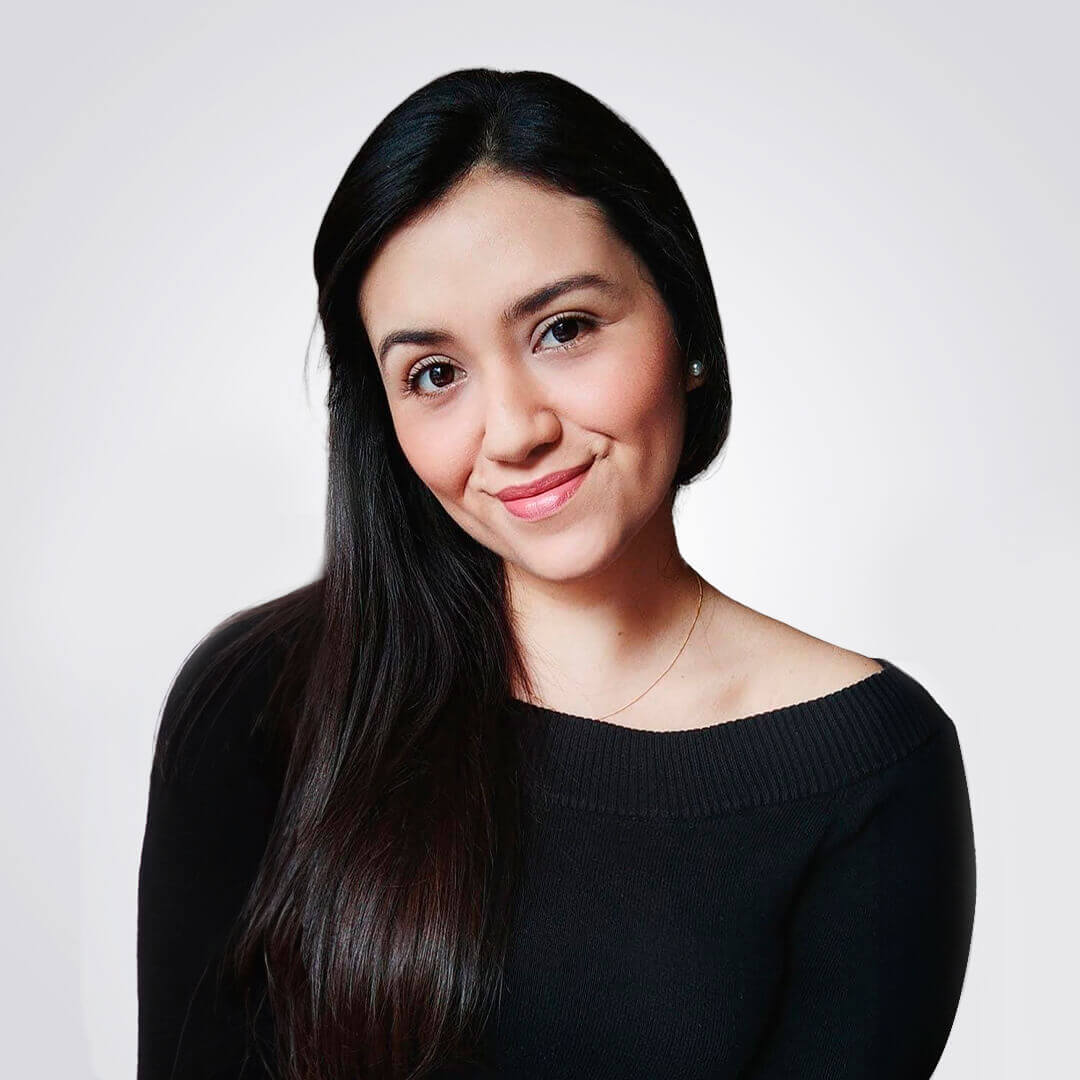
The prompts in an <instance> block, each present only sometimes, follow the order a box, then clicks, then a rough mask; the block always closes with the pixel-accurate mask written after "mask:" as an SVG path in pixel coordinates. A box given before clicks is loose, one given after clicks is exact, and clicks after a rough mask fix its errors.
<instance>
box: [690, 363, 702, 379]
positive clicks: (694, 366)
mask: <svg viewBox="0 0 1080 1080" xmlns="http://www.w3.org/2000/svg"><path fill="white" fill-rule="evenodd" d="M704 370H705V365H704V364H703V363H702V362H701V361H700V360H694V361H692V362H691V364H690V374H691V375H700V374H701V373H702V372H703V371H704Z"/></svg>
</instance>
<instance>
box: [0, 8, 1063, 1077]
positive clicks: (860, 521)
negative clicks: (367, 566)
mask: <svg viewBox="0 0 1080 1080" xmlns="http://www.w3.org/2000/svg"><path fill="white" fill-rule="evenodd" d="M1070 8H1071V10H1069V9H1070ZM209 11H210V12H211V14H207V13H206V12H204V11H201V10H198V9H193V10H191V11H187V10H185V9H183V8H181V7H180V6H179V5H170V6H168V7H165V6H163V5H149V6H148V5H145V4H135V3H133V2H128V3H116V2H111V0H109V2H104V3H99V4H96V5H76V4H70V3H69V4H44V5H37V6H35V7H33V8H31V7H29V6H26V5H24V6H23V8H22V10H21V11H19V12H18V13H17V14H9V16H8V18H7V20H6V22H7V31H6V41H5V43H4V44H3V46H0V48H2V49H3V63H2V64H0V81H2V87H3V93H2V94H0V110H2V112H3V119H4V132H5V137H4V142H3V157H4V161H3V169H2V172H0V175H2V179H0V184H2V185H3V190H2V192H0V194H2V196H3V197H2V199H0V229H2V251H3V287H2V289H0V300H2V303H3V306H4V310H3V326H4V337H5V340H6V342H7V345H6V346H5V356H4V363H3V379H4V385H3V394H2V398H0V401H2V405H0V407H2V409H3V422H2V424H0V438H2V439H3V443H4V465H5V468H4V471H3V477H2V480H0V483H2V484H3V489H2V491H0V499H2V502H0V505H2V506H3V508H4V510H5V520H7V522H8V525H7V526H6V528H5V529H4V530H3V533H2V538H0V544H2V553H0V555H2V565H3V566H4V568H5V571H6V577H7V580H6V582H5V585H4V600H5V602H4V604H3V613H2V616H0V618H2V632H3V642H2V646H3V647H2V649H0V664H2V670H0V694H2V695H3V698H2V702H0V706H2V715H3V727H2V736H0V737H2V740H3V742H2V745H0V763H2V764H0V768H2V769H3V780H2V784H0V800H2V803H0V832H2V835H0V840H2V844H3V850H2V862H0V874H2V875H3V880H2V882H0V897H2V899H0V904H2V906H3V923H4V928H3V929H4V932H3V935H2V939H3V946H2V948H3V955H2V961H0V994H2V1000H0V1015H2V1016H3V1017H4V1027H5V1029H6V1030H5V1033H4V1040H3V1044H4V1049H3V1054H4V1061H3V1062H2V1063H0V1069H2V1071H3V1072H4V1074H5V1075H9V1076H18V1077H29V1076H43V1077H44V1076H49V1077H53V1076H57V1077H59V1076H64V1077H68V1078H76V1077H99V1078H110V1080H111V1078H114V1077H115V1078H121V1077H130V1076H133V1075H134V1069H135V1036H136V998H135V985H136V984H135V913H136V883H137V872H138V858H139V847H140V843H141V838H142V829H143V825H144V815H145V800H146V793H147V784H148V778H149V767H150V759H151V752H152V738H153V734H154V731H155V728H156V724H157V719H158V712H159V709H160V707H161V704H162V700H163V697H164V694H165V691H166V689H167V687H168V684H169V682H170V680H171V679H172V677H173V676H174V674H175V672H176V670H177V667H178V666H179V664H180V662H181V661H182V660H183V658H184V656H185V655H186V653H187V651H188V650H189V648H190V647H191V646H192V645H193V644H194V643H195V641H196V640H197V639H198V638H199V637H200V636H201V635H202V634H203V633H204V632H205V631H206V630H207V629H209V627H210V626H211V625H212V624H214V623H215V622H217V621H218V620H219V619H221V618H222V617H224V616H225V615H227V614H229V613H230V612H232V611H235V610H236V609H237V608H240V607H244V606H248V605H251V604H253V603H256V602H258V601H260V600H264V599H267V598H269V597H270V596H273V595H277V594H279V593H281V592H284V591H286V590H288V589H290V588H293V587H294V586H296V585H298V584H300V583H302V582H304V581H307V580H310V578H311V577H312V576H313V575H314V574H315V573H316V572H317V569H318V564H319V557H320V553H321V549H322V513H323V495H324V490H325V478H324V464H325V459H324V449H323V445H324V444H323V439H324V433H325V428H324V416H323V413H324V405H323V394H324V388H325V373H324V371H323V368H322V367H321V365H320V362H319V355H318V353H319V339H318V338H316V339H315V340H314V342H313V343H312V345H311V347H310V349H309V346H308V335H309V333H310V330H311V327H312V323H313V319H314V315H315V307H314V302H315V285H314V278H313V275H312V271H311V252H312V245H313V242H314V237H315V232H316V229H317V227H318V224H319V221H320V219H321V216H322V213H323V211H324V209H325V207H326V203H327V201H328V200H329V197H330V195H331V193H332V191H333V189H334V187H335V186H336V184H337V181H338V179H339V178H340V176H341V174H342V172H343V171H344V169H345V167H346V165H347V164H348V162H349V160H350V159H351V158H352V156H353V154H354V153H355V152H356V150H357V148H358V147H359V145H360V143H361V142H362V141H363V139H364V138H365V137H366V136H367V134H368V133H369V132H370V130H371V128H372V126H373V125H374V124H375V123H376V122H377V121H378V120H379V119H380V118H381V117H382V116H383V115H384V113H385V112H387V111H388V110H389V109H390V108H391V107H392V106H393V105H395V104H397V102H398V101H400V100H401V99H402V98H403V97H404V96H405V95H406V94H408V93H409V92H411V91H412V90H413V89H415V88H416V87H418V86H419V85H421V84H422V83H424V82H426V81H428V80H429V79H431V78H433V77H434V76H436V75H438V74H441V73H443V72H446V71H449V70H452V69H454V68H458V67H465V66H492V67H498V68H503V69H513V68H543V69H547V70H550V71H553V72H555V73H557V74H560V75H562V76H564V77H566V78H569V79H571V80H573V81H575V82H577V83H579V84H580V85H581V86H582V87H584V88H585V89H586V90H589V91H590V92H592V93H594V94H596V95H597V96H598V97H600V98H601V99H602V100H604V101H606V102H607V103H608V104H609V105H611V106H612V107H613V108H615V109H616V111H618V112H620V113H621V114H622V115H623V116H625V117H626V118H627V119H628V120H629V121H630V122H631V123H632V124H633V125H634V126H635V127H637V128H638V130H639V131H641V132H642V134H643V135H644V136H645V137H646V138H647V139H648V140H649V141H650V142H651V143H652V144H653V145H654V146H655V147H656V148H657V150H658V151H659V153H660V154H661V156H662V157H663V158H664V159H665V160H666V162H667V163H668V165H669V166H670V167H671V169H672V171H673V172H674V174H675V176H676V178H677V179H678V181H679V183H680V185H681V187H682V189H683V191H684V193H685V195H686V197H687V200H688V201H689V203H690V206H691V209H692V211H693V213H694V215H695V218H696V220H697V223H698V226H699V228H700V231H701V233H702V236H703V238H704V242H705V247H706V251H707V253H708V256H709V260H710V265H711V267H712V272H713V275H714V280H715V284H716V289H717V294H718V299H719V304H720V312H721V316H722V318H723V321H724V329H725V333H726V338H727V343H728V349H729V362H730V370H731V378H732V384H733V390H734V413H733V423H732V433H731V439H730V442H729V444H728V449H727V452H726V456H725V457H724V458H723V459H722V462H721V464H720V465H719V467H715V468H714V470H713V471H712V473H711V474H710V475H709V476H708V477H706V478H705V479H704V480H703V481H701V482H699V483H698V484H696V485H695V486H694V488H693V489H692V490H691V491H689V492H687V493H685V494H684V495H683V496H681V499H682V506H681V509H680V511H679V514H678V519H677V520H678V528H679V536H680V545H681V548H682V551H683V554H684V555H685V556H686V558H687V559H688V560H689V561H690V562H691V563H692V564H693V565H695V566H697V567H698V568H699V569H701V571H702V572H703V573H704V574H705V575H706V577H708V578H709V579H710V580H711V581H713V582H714V583H715V584H716V585H717V586H718V587H719V588H721V589H723V590H724V591H726V592H728V593H729V594H731V595H732V596H734V597H735V598H736V599H739V600H741V601H743V602H744V603H748V604H750V605H751V606H754V607H756V608H758V609H760V610H762V611H764V612H766V613H767V614H770V615H773V616H774V617H777V618H781V619H783V620H785V621H787V622H790V623H792V624H793V625H795V626H797V627H799V628H800V629H803V630H806V631H807V632H809V633H812V634H814V635H816V636H819V637H823V638H825V639H827V640H830V641H833V642H836V643H837V644H840V645H843V646H845V647H847V648H852V649H855V650H857V651H859V652H863V653H866V654H869V655H874V656H885V657H888V658H890V659H892V660H893V661H894V662H895V663H898V664H900V665H901V667H903V668H905V669H906V670H908V671H909V672H910V673H911V674H913V675H914V676H915V677H916V678H917V679H919V680H920V681H921V682H922V683H923V684H924V685H925V686H926V687H927V689H929V690H930V692H931V693H932V694H933V695H934V696H935V697H936V699H937V700H938V702H939V703H940V704H941V705H942V706H943V707H944V708H945V709H946V711H947V712H948V713H949V714H950V715H951V716H952V718H953V720H954V722H955V724H956V726H957V729H958V731H959V734H960V739H961V746H962V750H963V753H964V760H965V764H966V767H967V771H968V782H969V786H970V792H971V798H972V808H973V814H974V821H975V834H976V851H977V866H978V900H977V910H976V916H975V930H974V939H973V943H972V952H971V959H970V963H969V967H968V973H967V979H966V982H965V987H964V992H963V997H962V1000H961V1003H960V1008H959V1012H958V1014H957V1018H956V1022H955V1025H954V1028H953V1033H952V1036H951V1038H950V1041H949V1044H948V1046H947V1048H946V1051H945V1055H944V1057H943V1059H942V1062H941V1065H940V1067H939V1069H938V1071H937V1073H935V1076H940V1077H942V1078H944V1080H962V1078H970V1077H981V1078H999V1077H1000V1078H1003V1080H1004V1078H1009V1080H1013V1078H1015V1077H1018V1076H1040V1075H1053V1074H1056V1073H1058V1072H1059V1071H1060V1062H1061V1061H1063V1060H1064V1061H1067V1060H1070V1059H1071V1057H1072V1056H1073V1053H1072V1052H1073V1046H1072V1036H1073V1030H1074V1023H1073V1010H1072V1008H1071V1006H1072V1005H1074V1004H1075V995H1074V989H1073V986H1074V984H1073V978H1072V976H1073V970H1074V967H1075V964H1076V960H1077V957H1076V937H1077V935H1076V931H1075V921H1074V912H1073V907H1072V904H1073V902H1074V899H1075V892H1074V890H1073V888H1072V887H1071V885H1072V881H1071V874H1070V872H1071V871H1072V869H1073V867H1072V861H1073V860H1074V858H1075V838H1074V836H1073V834H1072V832H1071V831H1067V829H1066V821H1067V820H1071V821H1072V822H1073V823H1075V820H1076V819H1075V814H1074V813H1072V811H1073V810H1074V807H1073V799H1072V796H1073V793H1074V791H1075V790H1076V783H1077V773H1076V752H1077V749H1078V748H1080V746H1078V740H1077V736H1076V722H1077V719H1078V716H1077V714H1078V709H1077V705H1076V701H1077V697H1076V690H1075V683H1074V681H1073V674H1072V670H1071V669H1070V667H1069V658H1070V653H1072V652H1073V651H1074V649H1075V646H1076V642H1077V638H1076V631H1075V616H1076V611H1077V603H1078V600H1080V595H1078V593H1080V589H1078V574H1077V551H1078V539H1080V537H1078V497H1077V496H1078V492H1077V485H1076V481H1075V476H1074V473H1075V468H1076V464H1077V459H1078V454H1077V450H1078V446H1077V435H1076V426H1075V416H1076V408H1077V400H1078V395H1080V377H1078V374H1077V360H1078V357H1077V348H1076V340H1077V337H1076V331H1075V328H1074V325H1073V322H1074V318H1075V313H1076V295H1077V290H1078V285H1080V281H1078V277H1080V275H1078V273H1077V269H1078V267H1077V250H1078V240H1080V237H1078V231H1080V229H1078V218H1077V209H1076V205H1075V193H1076V191H1077V190H1078V188H1080V169H1078V154H1077V140H1076V130H1077V116H1076V109H1075V102H1076V101H1077V95H1078V90H1080V87H1078V85H1077V82H1078V80H1077V74H1076V65H1075V63H1074V56H1073V50H1074V45H1075V41H1076V35H1077V31H1078V29H1080V23H1078V17H1077V14H1076V8H1075V6H1074V5H1065V4H1064V3H1062V4H1060V5H1050V4H1046V3H1035V4H1028V5H1025V6H1024V8H1023V10H1022V11H1021V10H1020V8H1019V7H1018V6H1015V5H995V4H987V3H985V2H981V3H974V2H963V3H961V2H948V0H946V2H944V3H942V2H915V3H912V2H906V3H903V4H901V3H893V4H863V5H858V6H856V5H853V4H849V3H837V2H828V3H817V4H813V5H810V4H802V3H794V2H791V3H756V4H746V3H738V4H728V3H715V2H714V3H709V4H705V3H704V2H700V3H693V4H678V3H666V4H663V5H660V6H659V7H658V6H657V5H654V4H644V3H632V2H628V0H621V2H619V3H607V2H606V3H595V2H594V3H587V2H582V0H576V2H574V3H572V4H566V3H562V2H561V0H550V2H548V3H546V4H544V5H542V7H533V6H528V5H509V4H505V3H476V2H468V0H460V2H458V3H456V4H453V5H441V4H430V5H425V4H417V3H413V4H409V5H383V4H379V5H375V4H357V3H336V4H328V3H321V4H320V3H313V2H308V3H305V4H303V5H301V4H298V3H297V4H291V5H287V4H281V3H259V4H256V3H251V2H236V3H219V4H216V5H213V6H212V7H211V8H210V9H209ZM306 356H307V357H308V358H309V364H308V369H309V380H308V383H307V385H305V382H304V366H305V357H306ZM1068 852H1072V853H1073V854H1072V855H1069V854H1068Z"/></svg>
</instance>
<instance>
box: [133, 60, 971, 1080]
mask: <svg viewBox="0 0 1080 1080" xmlns="http://www.w3.org/2000/svg"><path fill="white" fill-rule="evenodd" d="M315 274H316V277H317V280H318V285H319V315H320V318H321V320H322V325H323V329H324V333H325V339H326V349H327V354H328V357H329V363H330V389H329V395H328V407H329V411H330V419H329V461H330V479H329V494H328V512H327V530H326V560H325V569H324V572H323V573H322V574H321V575H320V577H319V578H318V579H317V580H316V581H314V582H313V583H311V584H310V585H307V586H304V587H303V588H300V589H298V590H296V591H295V592H293V593H290V594H289V595H287V596H284V597H281V598H279V599H277V600H274V601H272V602H270V603H267V604H263V605H260V606H259V607H256V608H253V609H250V610H248V611H245V612H241V613H238V614H237V615H236V616H233V617H232V618H231V619H229V620H226V622H225V623H224V624H222V625H220V626H218V627H216V628H215V629H214V631H213V632H212V633H210V634H208V635H207V637H206V638H205V639H204V640H203V641H202V642H201V643H200V644H199V646H198V648H197V649H196V650H195V651H194V652H193V654H192V655H191V656H190V657H189V658H188V659H187V661H186V662H185V664H184V666H183V668H182V670H181V672H180V674H179V676H178V677H177V680H176V682H175V684H174V686H173V687H172V689H171V692H170V694H169V697H168V700H167V702H166V705H165V709H164V712H163V715H162V723H161V730H160V735H159V739H158V743H157V748H156V756H155V768H154V772H153V776H152V781H151V791H150V799H149V807H148V818H147V827H146V835H145V839H144V844H143V854H142V864H141V869H140V896H139V996H140V1025H139V1076H140V1077H141V1078H144V1080H145V1078H149V1077H159V1076H160V1077H165V1076H171V1077H180V1076H184V1077H196V1076H199V1077H208V1076H219V1075H220V1076H230V1077H232V1076H269V1075H275V1076H282V1077H288V1078H290V1080H292V1078H296V1080H299V1078H301V1077H303V1078H305V1080H323V1078H326V1080H329V1078H344V1077H356V1076H371V1077H406V1076H421V1075H474V1076H480V1075H503V1076H508V1077H509V1076H512V1077H545V1078H554V1077H593V1078H596V1077H619V1078H623V1080H625V1078H628V1077H660V1076H664V1077H669V1076H670V1077H680V1078H697V1077H701V1078H704V1077H741V1078H747V1080H772V1078H778V1077H796V1076H797V1077H800V1078H813V1077H826V1076H828V1077H839V1076H844V1077H873V1078H874V1080H882V1078H891V1077H897V1078H899V1077H925V1076H929V1075H930V1073H931V1072H932V1070H933V1068H934V1066H935V1064H936V1062H937V1060H938V1058H939V1056H940V1054H941V1051H942V1049H943V1046H944V1043H945V1040H946V1037H947V1035H948V1032H949V1029H950V1026H951V1024H952V1020H953V1016H954V1013H955V1009H956V1006H957V1002H958V998H959V994H960V990H961V985H962V981H963V976H964V971H965V966H966V962H967V956H968V947H969V942H970V935H971V929H972V920H973V914H974V888H975V864H974V846H973V838H972V827H971V818H970V809H969V803H968V797H967V789H966V782H965V774H964V768H963V763H962V759H961V755H960V748H959V744H958V740H957V735H956V731H955V728H954V726H953V724H952V722H951V720H950V719H949V718H948V716H946V715H945V713H944V712H943V711H942V710H941V709H940V708H939V707H938V705H937V704H936V702H935V701H934V700H933V698H932V697H931V696H930V695H929V694H928V693H927V691H926V690H925V689H924V688H923V687H922V686H921V685H920V684H919V683H918V682H917V681H916V680H915V679H914V678H912V677H911V676H909V675H908V674H906V673H905V672H904V671H902V670H901V669H900V668H899V667H897V666H895V665H894V664H892V663H890V662H889V661H887V660H884V659H880V658H870V657H866V656H863V655H860V654H858V653H855V652H852V651H850V650H847V649H843V648H840V647H838V646H835V645H832V644H829V643H826V642H824V641H821V640H820V639H818V638H815V637H812V636H811V635H809V634H806V633H803V632H801V631H798V630H796V629H794V628H793V627H790V626H787V625H785V624H783V623H781V622H779V621H777V620H774V619H772V618H769V617H767V616H766V615H764V614H761V613H759V612H756V611H754V610H752V609H750V608H748V607H746V606H744V605H742V604H740V603H738V602H737V601H735V600H734V599H732V598H730V597H728V596H726V595H725V594H723V593H722V592H720V591H719V590H718V589H716V588H714V587H713V586H712V585H711V584H709V583H708V582H706V581H704V580H703V578H702V577H701V576H700V575H699V574H698V573H697V572H696V571H695V570H694V569H693V568H692V567H690V566H689V565H688V564H687V563H686V562H685V561H684V560H683V559H682V558H681V557H680V554H679V551H678V546H677V543H676V538H675V531H674V527H673V506H674V499H675V496H676V494H677V493H678V491H679V490H681V489H682V488H683V487H684V486H685V485H686V484H687V483H688V482H689V481H690V480H692V479H693V478H694V477H696V476H698V475H700V474H701V473H702V472H703V471H704V470H705V469H706V467H707V466H708V465H709V464H710V463H711V462H712V461H713V460H714V459H715V458H716V457H717V455H718V454H719V452H720V450H721V449H722V447H723V445H724V442H725V440H726V437H727V433H728V425H729V418H730V409H731V391H730V387H729V383H728V372H727V364H726V356H725V351H724V344H723V335H722V331H721V324H720V318H719V315H718V312H717V307H716V300H715V297H714V294H713V289H712V284H711V280H710V275H709V270H708V267H707V265H706V260H705V255H704V252H703V250H702V246H701V242H700V239H699V237H698V233H697V230H696V228H695V226H694V222H693V220H692V218H691V215H690V211H689V209H688V208H687V206H686V203H685V202H684V200H683V198H682V196H681V194H680V192H679V189H678V187H677V186H676V183H675V181H674V180H673V178H672V177H671V175H670V173H669V172H668V171H667V169H666V168H665V166H664V165H663V163H662V162H661V161H660V159H659V158H658V157H657V155H656V153H655V152H654V151H653V150H652V149H651V148H650V147H649V146H648V145H647V144H646V143H645V142H644V141H643V140H642V139H641V137H640V136H639V135H638V134H637V133H636V132H635V131H634V130H633V129H632V128H631V127H630V126H629V125H628V124H627V123H626V122H625V121H623V120H622V119H621V118H619V117H618V116H617V115H616V114H615V113H613V112H612V111H611V110H610V109H608V108H607V107H606V106H605V105H603V104H601V103H600V102H599V101H597V100H596V99H595V98H593V97H591V96H589V95H588V94H586V93H585V92H583V91H582V90H580V89H578V88H577V87H575V86H573V85H571V84H570V83H567V82H565V81H563V80H561V79H558V78H556V77H554V76H552V75H549V74H544V73H541V72H531V71H522V72H499V71H493V70H486V69H478V70H465V71H457V72H453V73H451V74H449V75H446V76H443V77H441V78H438V79H435V80H434V81H433V82H431V83H429V84H428V85H426V86H424V87H422V88H421V89H419V90H418V91H416V92H415V93H414V94H412V95H410V96H409V97H408V98H407V99H406V100H405V101H403V102H402V103H401V104H400V105H399V106H397V107H396V108H395V109H394V110H393V111H392V112H391V113H390V114H389V115H388V116H387V117H386V118H385V119H384V120H382V121H381V122H380V123H379V125H378V126H377V127H376V128H375V130H374V131H373V133H372V134H371V136H370V137H369V138H368V139H367V141H366V142H365V143H364V145H363V146H362V148H361V149H360V151H359V153H358V154H357V156H356V157H355V159H354V160H353V161H352V162H351V164H350V165H349V168H348V170H347V171H346V174H345V176H344V177H343V178H342V180H341V183H340V184H339V186H338V188H337V190H336V192H335V193H334V196H333V198H332V200H331V202H330V205H329V208H328V209H327V212H326V216H325V218H324V220H323V222H322V226H321V229H320V231H319V235H318V238H317V240H316V244H315Z"/></svg>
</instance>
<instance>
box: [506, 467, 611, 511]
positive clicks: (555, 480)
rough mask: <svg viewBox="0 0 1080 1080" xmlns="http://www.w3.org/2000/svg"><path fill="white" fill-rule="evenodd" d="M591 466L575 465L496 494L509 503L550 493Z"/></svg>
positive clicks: (514, 485) (512, 485)
mask: <svg viewBox="0 0 1080 1080" xmlns="http://www.w3.org/2000/svg"><path fill="white" fill-rule="evenodd" d="M591 464H592V462H591V461H588V462H586V463H585V464H584V465H576V466H574V468H572V469H561V470H560V471H559V472H553V473H548V474H547V476H541V477H540V479H539V480H533V481H532V482H531V483H529V484H511V485H510V487H504V488H503V489H502V490H501V491H499V492H497V493H496V494H497V495H498V497H499V498H500V499H502V501H503V502H511V501H512V500H514V499H527V498H529V497H531V496H533V495H539V494H540V493H541V492H543V491H550V490H551V489H552V488H554V487H558V486H559V485H560V484H565V483H566V481H567V480H572V479H573V478H574V477H575V476H580V475H581V474H582V473H583V472H585V470H586V469H588V467H589V466H590V465H591Z"/></svg>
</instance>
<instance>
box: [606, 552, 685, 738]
mask: <svg viewBox="0 0 1080 1080" xmlns="http://www.w3.org/2000/svg"><path fill="white" fill-rule="evenodd" d="M694 573H695V574H696V575H697V582H698V586H697V587H698V597H697V611H695V612H694V621H693V622H692V623H691V624H690V629H689V630H688V631H687V632H686V637H685V639H684V640H683V643H682V644H681V645H680V646H679V651H678V652H677V653H676V654H675V659H674V660H672V661H671V663H670V664H668V666H667V667H666V668H664V670H663V671H661V672H660V674H659V675H657V677H656V678H655V679H653V681H652V682H651V683H650V684H649V685H648V686H646V687H645V689H644V690H642V691H641V693H640V694H638V696H637V697H636V698H634V701H640V700H641V699H642V698H643V697H644V696H645V695H646V694H647V693H648V692H649V691H650V690H651V689H652V688H653V687H654V686H655V685H656V684H657V683H658V682H659V681H660V680H661V679H662V678H663V677H664V676H665V675H666V674H667V673H668V672H669V671H670V670H671V669H672V668H673V667H674V666H675V660H678V659H679V657H680V656H682V651H683V649H685V648H686V642H687V641H689V640H690V635H691V634H692V633H693V632H694V627H695V626H697V621H698V616H699V615H700V614H701V598H702V596H704V595H705V590H704V587H703V586H702V584H701V575H700V574H698V572H697V571H696V570H695V571H694ZM634 701H628V702H627V703H626V704H625V705H623V706H622V708H619V709H615V710H614V712H609V713H604V715H603V716H597V717H594V719H596V720H606V719H607V718H608V717H609V716H614V715H615V713H621V712H622V711H623V709H629V708H630V706H631V705H633V704H634Z"/></svg>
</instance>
